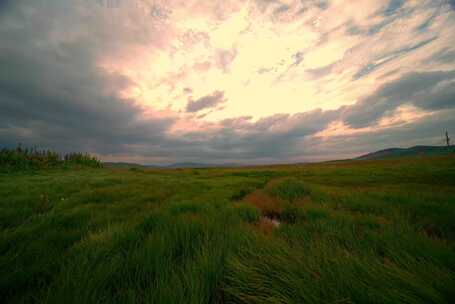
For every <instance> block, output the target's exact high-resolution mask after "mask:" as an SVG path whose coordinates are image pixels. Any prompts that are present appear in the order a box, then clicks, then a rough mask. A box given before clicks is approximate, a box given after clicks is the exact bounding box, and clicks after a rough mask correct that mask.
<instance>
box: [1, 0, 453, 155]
mask: <svg viewBox="0 0 455 304" xmlns="http://www.w3.org/2000/svg"><path fill="white" fill-rule="evenodd" d="M454 33H455V1H454V0H383V1H379V0H377V1H372V0H356V1H352V0H331V1H330V0H199V1H197V0H33V1H30V0H0V67H1V68H0V145H1V146H15V145H17V143H22V144H23V145H26V146H34V145H37V146H39V147H42V148H52V149H56V150H58V151H61V152H68V151H86V152H90V153H94V154H96V155H98V156H100V157H101V158H102V159H103V160H108V161H130V162H140V163H150V164H152V163H162V164H164V163H172V162H182V161H194V162H207V163H209V162H210V163H222V162H229V163H232V162H235V163H281V162H300V161H318V160H327V159H338V158H346V157H353V156H358V155H360V154H363V153H365V152H370V151H374V150H377V149H382V148H387V147H392V146H393V147H407V146H412V145H417V144H425V145H442V144H443V143H444V141H443V133H444V132H445V130H446V129H447V130H449V133H451V134H453V137H454V138H455V43H454V41H455V34H454Z"/></svg>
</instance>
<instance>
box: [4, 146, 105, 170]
mask: <svg viewBox="0 0 455 304" xmlns="http://www.w3.org/2000/svg"><path fill="white" fill-rule="evenodd" d="M64 166H82V167H93V168H100V167H102V164H101V162H100V161H99V160H98V159H97V158H96V157H94V156H91V155H89V154H83V153H68V154H63V155H62V154H59V153H57V152H54V151H51V150H39V149H37V148H22V147H21V146H18V147H17V148H15V149H7V148H3V149H1V150H0V170H2V171H18V170H36V169H47V168H56V167H64Z"/></svg>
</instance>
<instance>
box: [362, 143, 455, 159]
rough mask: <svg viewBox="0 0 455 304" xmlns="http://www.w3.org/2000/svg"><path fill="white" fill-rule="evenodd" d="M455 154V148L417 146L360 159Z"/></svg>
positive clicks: (377, 153)
mask: <svg viewBox="0 0 455 304" xmlns="http://www.w3.org/2000/svg"><path fill="white" fill-rule="evenodd" d="M448 154H452V155H453V154H455V146H449V147H447V146H415V147H411V148H390V149H385V150H380V151H376V152H373V153H368V154H366V155H363V156H360V157H359V158H358V159H370V160H373V159H387V158H397V157H403V156H407V157H408V156H441V155H448Z"/></svg>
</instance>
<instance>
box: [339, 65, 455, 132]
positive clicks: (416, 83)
mask: <svg viewBox="0 0 455 304" xmlns="http://www.w3.org/2000/svg"><path fill="white" fill-rule="evenodd" d="M454 83H455V70H452V71H434V72H419V73H409V74H406V75H404V76H403V77H402V78H400V79H398V80H394V81H392V82H388V83H386V84H384V85H383V86H381V87H380V88H378V89H377V90H376V92H375V93H373V94H372V95H370V96H367V97H365V98H364V99H362V100H360V101H359V102H358V103H357V104H355V105H353V106H351V107H347V108H346V109H345V111H344V113H343V117H344V120H345V121H346V122H347V123H348V124H349V125H351V126H354V127H363V126H368V125H370V124H372V123H374V122H376V121H377V120H378V119H379V118H381V117H383V116H384V113H386V112H387V111H390V110H394V109H396V108H397V107H398V106H400V105H402V104H407V103H410V104H413V105H415V106H417V107H419V108H422V109H427V110H442V109H450V108H453V107H455V103H454V102H453V100H455V90H454Z"/></svg>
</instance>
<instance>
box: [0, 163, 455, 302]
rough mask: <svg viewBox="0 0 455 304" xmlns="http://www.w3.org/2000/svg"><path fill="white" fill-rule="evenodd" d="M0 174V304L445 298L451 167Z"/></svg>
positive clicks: (454, 293) (453, 185)
mask: <svg viewBox="0 0 455 304" xmlns="http://www.w3.org/2000/svg"><path fill="white" fill-rule="evenodd" d="M25 169H26V170H17V171H14V170H13V171H11V170H10V171H8V172H6V171H4V172H0V273H1V276H0V303H5V304H6V303H68V304H70V303H451V302H452V303H453V299H455V250H454V249H455V246H454V245H455V157H454V156H443V157H410V158H400V159H388V160H380V161H369V160H365V161H340V162H328V163H320V164H306V165H289V166H268V167H245V168H222V169H217V168H210V169H172V170H170V169H167V170H165V169H141V168H131V169H128V168H121V169H118V168H117V169H116V168H98V166H95V167H89V166H76V167H73V166H69V167H68V166H56V167H55V166H54V167H52V166H51V167H49V168H45V169H42V168H38V169H36V170H34V169H33V168H31V169H30V168H25Z"/></svg>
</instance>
